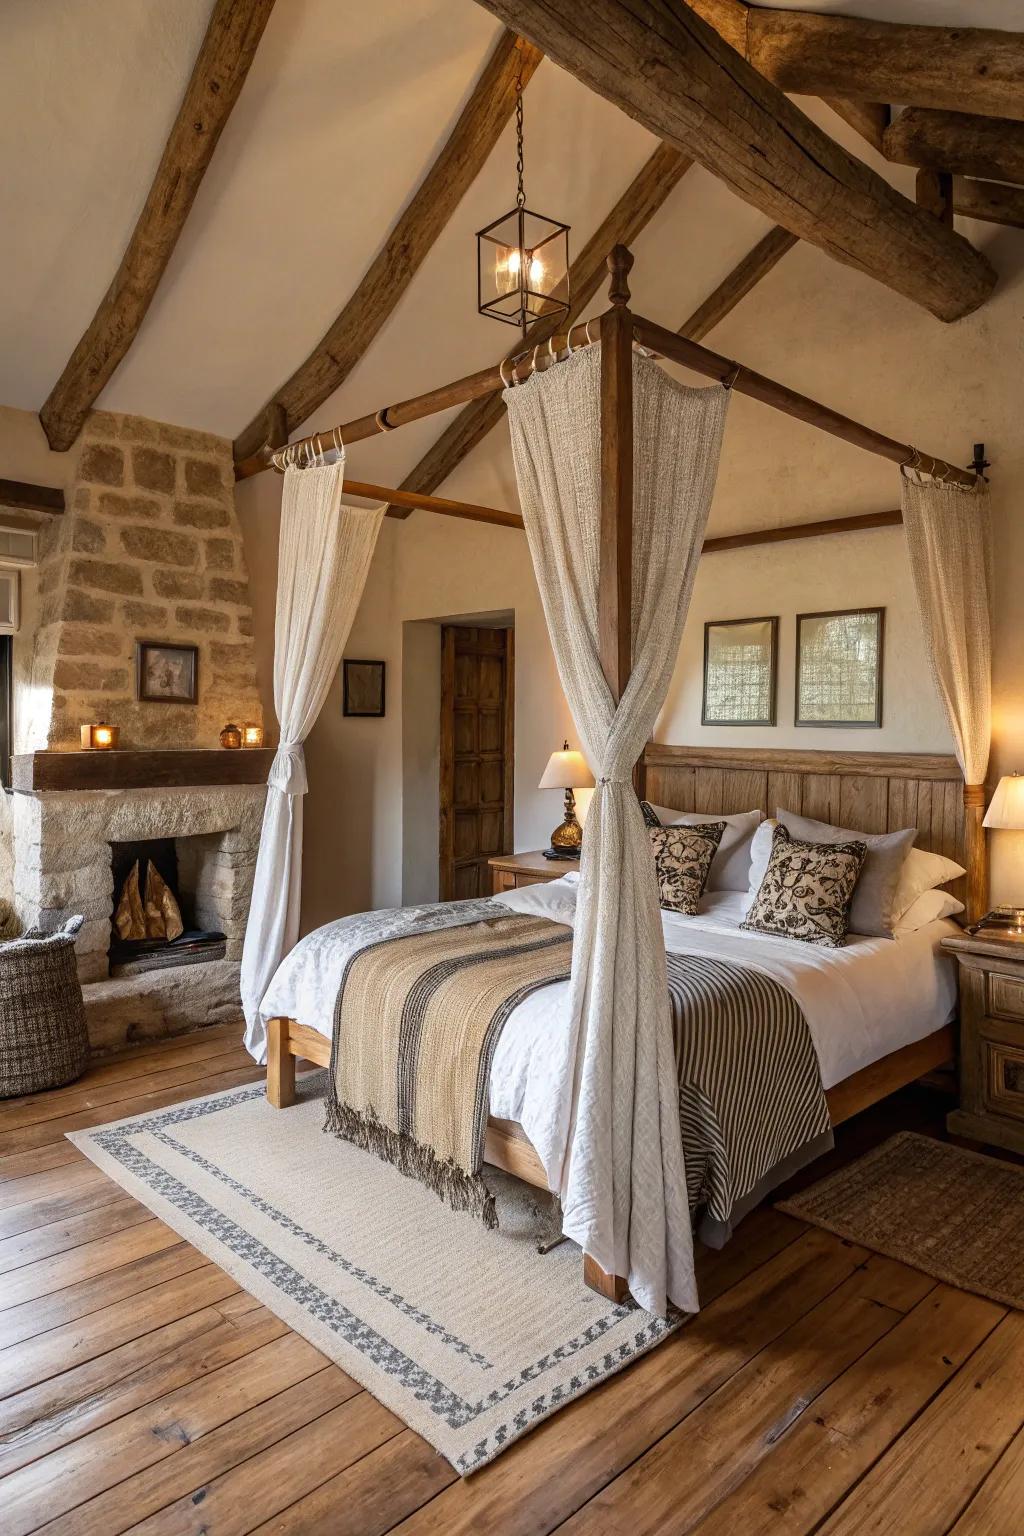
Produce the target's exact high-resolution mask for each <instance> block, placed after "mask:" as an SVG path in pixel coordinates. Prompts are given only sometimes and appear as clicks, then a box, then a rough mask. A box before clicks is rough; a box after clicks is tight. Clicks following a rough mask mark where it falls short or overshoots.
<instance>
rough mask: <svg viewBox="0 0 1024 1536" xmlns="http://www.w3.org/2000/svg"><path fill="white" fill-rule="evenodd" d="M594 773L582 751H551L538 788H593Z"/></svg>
mask: <svg viewBox="0 0 1024 1536" xmlns="http://www.w3.org/2000/svg"><path fill="white" fill-rule="evenodd" d="M593 787H594V775H593V774H592V773H591V771H590V769H589V768H588V767H587V760H586V758H585V757H584V756H583V753H582V752H570V751H568V750H565V749H563V751H561V752H552V754H551V756H550V757H549V758H548V765H547V767H546V768H545V769H544V772H543V774H542V775H541V781H540V783H539V784H538V786H537V788H538V789H593Z"/></svg>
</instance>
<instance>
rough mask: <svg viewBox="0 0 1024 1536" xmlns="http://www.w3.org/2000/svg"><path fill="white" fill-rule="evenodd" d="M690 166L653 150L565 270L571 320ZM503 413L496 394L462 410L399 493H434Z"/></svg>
mask: <svg viewBox="0 0 1024 1536" xmlns="http://www.w3.org/2000/svg"><path fill="white" fill-rule="evenodd" d="M692 163H693V162H692V161H691V160H690V159H689V158H688V157H687V156H685V155H682V154H680V153H679V151H678V150H676V149H672V148H671V147H670V146H669V145H667V144H661V145H659V146H658V148H657V149H656V150H655V151H654V153H653V155H651V157H650V159H649V160H648V161H647V163H646V164H645V165H644V167H643V169H642V170H641V171H640V173H639V174H638V175H637V176H636V177H635V178H634V179H633V181H632V182H631V183H630V185H629V186H628V187H627V189H626V191H625V192H624V193H623V194H622V196H621V197H620V198H619V200H618V202H617V203H616V204H615V207H614V208H613V209H612V211H611V212H610V213H609V215H608V217H607V218H606V219H605V220H604V222H603V223H602V224H601V226H600V228H599V229H597V230H596V231H595V233H594V234H593V235H592V236H591V238H590V239H589V240H588V241H587V244H586V245H585V246H584V247H583V250H582V251H581V252H580V254H579V255H578V256H577V257H576V259H575V261H574V262H573V263H572V265H571V267H570V269H569V293H570V303H571V307H570V315H569V320H570V321H571V320H576V319H578V318H579V316H580V315H581V314H582V313H583V311H584V310H585V309H586V307H587V305H588V304H589V303H590V301H591V299H592V298H593V297H594V295H595V293H596V292H597V290H598V289H599V288H600V286H601V283H602V282H603V281H604V279H605V277H606V276H607V268H606V266H605V262H606V260H607V257H608V253H609V251H610V250H611V249H612V247H613V246H615V245H629V244H631V243H632V241H633V240H635V239H636V237H637V235H638V234H639V233H640V231H641V230H642V229H643V228H644V226H645V225H646V224H647V223H648V221H649V220H650V219H651V218H652V217H653V216H654V214H655V213H656V212H657V211H658V209H659V208H660V207H661V206H662V204H663V203H664V202H665V199H666V198H667V197H668V195H669V193H670V192H671V191H672V189H673V187H675V186H676V184H677V183H678V182H679V180H680V179H681V178H682V176H683V175H684V173H685V172H686V171H687V170H689V168H690V166H691V165H692ZM567 323H568V322H567V321H566V318H565V316H564V315H560V314H555V315H552V316H551V317H550V318H548V319H544V318H541V319H540V320H537V321H536V322H535V323H534V325H533V326H532V327H531V328H530V333H529V336H528V338H527V345H528V346H539V345H543V344H544V343H545V342H546V341H547V340H548V338H549V337H550V336H552V335H553V334H554V333H555V331H556V330H558V329H559V328H560V327H561V326H563V325H564V324H567ZM522 350H523V348H522V345H521V344H520V345H519V346H517V347H516V348H515V351H514V352H511V353H509V354H508V356H509V357H512V356H515V354H516V353H518V352H521V351H522ZM504 414H505V406H504V403H503V401H502V398H501V395H500V393H499V394H494V395H486V396H484V397H483V398H482V399H479V400H474V401H472V402H471V403H470V404H469V405H467V406H464V407H463V409H462V410H461V411H460V412H459V414H458V416H456V417H455V419H454V421H452V422H450V423H449V425H448V427H446V429H445V430H444V432H442V433H441V436H440V437H439V438H438V439H437V441H436V442H435V443H434V444H433V445H432V447H431V448H429V449H428V451H427V452H426V453H425V454H424V456H423V458H422V459H421V460H420V461H419V463H418V464H417V465H416V468H415V469H414V470H413V471H412V472H411V474H409V475H407V476H406V478H405V479H404V480H403V482H402V489H403V490H404V491H433V490H434V489H436V487H437V486H439V485H441V484H442V483H443V482H444V481H445V480H447V478H448V476H449V475H450V474H451V473H452V471H453V470H454V469H456V468H457V466H458V465H459V464H461V463H462V460H463V459H464V458H465V457H466V455H467V454H468V453H469V452H470V450H471V449H472V448H475V447H476V445H477V443H479V442H482V440H483V439H484V438H485V437H486V436H487V434H488V432H490V430H491V428H492V427H494V426H495V425H496V424H497V422H499V421H500V420H501V418H502V416H503V415H504Z"/></svg>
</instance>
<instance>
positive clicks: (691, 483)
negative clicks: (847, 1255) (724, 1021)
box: [504, 346, 728, 1314]
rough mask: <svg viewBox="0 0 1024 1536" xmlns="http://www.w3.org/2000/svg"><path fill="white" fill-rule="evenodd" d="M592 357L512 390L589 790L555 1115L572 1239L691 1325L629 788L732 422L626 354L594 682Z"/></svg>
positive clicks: (671, 1063)
mask: <svg viewBox="0 0 1024 1536" xmlns="http://www.w3.org/2000/svg"><path fill="white" fill-rule="evenodd" d="M600 381H601V357H600V347H599V346H593V347H589V348H588V349H587V350H586V351H582V352H578V353H577V354H576V355H575V356H573V357H571V358H569V359H568V360H567V361H565V362H563V363H560V364H559V365H558V366H557V367H554V368H551V369H549V370H548V371H546V372H544V373H539V374H536V375H535V376H534V377H533V378H531V379H530V380H529V381H528V382H527V383H526V384H523V385H519V386H515V387H514V388H512V389H509V390H506V392H505V397H504V398H505V403H506V405H507V406H508V414H509V422H510V427H511V433H512V452H513V458H514V461H515V470H516V479H517V482H518V487H519V498H520V502H521V504H522V510H523V518H524V521H525V524H526V534H527V538H528V541H529V546H530V554H531V557H532V559H533V565H534V570H535V573H536V576H537V583H538V586H539V588H540V594H541V600H542V602H543V605H544V613H545V617H546V619H547V626H548V631H549V633H550V637H551V643H552V646H553V649H554V653H555V660H556V662H557V664H558V672H559V676H560V678H561V682H562V687H563V689H564V691H565V695H566V699H567V700H568V704H569V708H570V710H571V712H572V717H573V720H574V721H575V724H576V729H577V730H578V732H579V736H580V741H581V744H582V747H583V750H584V752H585V754H586V756H587V758H588V760H589V762H590V766H591V768H592V770H593V773H594V776H595V778H596V780H597V787H596V789H595V791H594V797H593V799H592V801H591V803H590V809H589V811H588V813H587V826H586V834H585V836H584V839H583V858H582V863H581V869H580V886H579V893H578V900H577V907H576V924H575V933H574V941H573V958H572V979H571V983H570V1008H571V1014H572V1037H571V1042H570V1048H571V1050H572V1051H573V1053H574V1068H573V1070H572V1071H571V1072H570V1073H569V1074H568V1075H569V1077H570V1080H571V1081H572V1089H573V1091H572V1096H571V1100H570V1099H569V1098H568V1097H566V1099H565V1102H563V1104H562V1105H561V1108H560V1117H561V1119H560V1125H559V1131H560V1134H561V1137H562V1145H563V1146H564V1147H565V1149H566V1150H565V1155H564V1157H563V1165H562V1179H561V1189H560V1194H561V1196H562V1206H563V1213H564V1224H563V1225H564V1231H565V1232H566V1234H567V1235H568V1236H570V1237H572V1238H573V1239H575V1241H576V1242H578V1243H579V1244H580V1246H581V1247H582V1248H583V1249H584V1250H585V1251H586V1252H587V1253H589V1254H590V1255H591V1256H592V1257H593V1258H594V1259H595V1260H596V1261H597V1263H598V1264H600V1265H601V1267H602V1268H603V1269H604V1270H606V1271H607V1272H609V1273H612V1274H618V1275H625V1276H627V1277H628V1279H629V1286H630V1290H631V1291H632V1293H633V1295H634V1297H635V1298H636V1300H637V1301H639V1302H640V1303H641V1305H643V1306H645V1307H647V1308H649V1309H650V1310H651V1311H654V1312H657V1313H660V1314H664V1312H665V1310H666V1299H667V1300H669V1301H671V1302H674V1303H675V1304H676V1305H677V1306H679V1307H681V1308H683V1309H684V1310H686V1311H696V1309H697V1290H696V1283H695V1280H694V1275H693V1242H692V1236H691V1231H690V1217H689V1210H688V1206H687V1198H686V1177H685V1168H684V1164H683V1149H682V1142H681V1138H680V1129H679V1084H678V1080H677V1075H676V1067H675V1054H674V1050H673V1043H672V1033H671V1021H670V1015H669V1003H668V984H667V978H666V968H665V942H664V938H663V935H662V928H661V915H660V912H659V908H658V894H657V886H656V882H655V876H654V861H653V857H652V854H651V845H650V839H649V837H648V834H647V830H646V828H645V826H644V821H643V816H642V814H641V811H640V806H639V803H638V801H637V798H636V794H635V793H634V790H633V787H632V771H633V765H634V763H635V762H636V761H637V759H638V758H639V756H640V754H641V753H642V751H643V749H644V746H645V743H646V742H647V740H648V738H649V736H650V734H651V731H652V730H653V728H654V724H655V721H656V720H657V717H658V712H659V710H660V708H661V706H662V703H663V702H664V699H665V695H666V693H667V691H668V685H669V682H670V680H671V676H672V670H673V668H674V666H675V662H676V655H677V652H678V649H679V641H680V637H681V634H682V629H683V622H684V620H685V618H686V611H687V608H688V606H689V602H690V593H691V590H692V587H693V578H694V574H695V572H696V567H697V560H698V558H699V555H700V547H701V542H702V540H703V536H704V528H705V524H706V522H707V516H708V509H709V507H710V505H711V496H712V492H713V490H714V484H715V477H716V474H717V471H718V459H719V453H720V449H721V440H722V430H723V427H724V424H725V414H726V406H727V403H728V393H727V391H726V390H724V389H718V388H714V389H688V388H684V387H683V386H681V385H679V384H677V383H676V382H675V381H673V380H672V379H671V378H669V376H668V375H667V374H666V373H664V372H663V370H662V369H661V368H660V367H659V366H658V365H657V364H656V363H655V362H653V361H652V360H651V359H649V358H646V357H642V356H639V355H637V354H634V358H633V388H634V408H633V431H634V442H635V450H634V458H635V466H636V469H635V474H634V512H633V588H632V590H633V604H632V613H633V626H632V627H633V671H632V676H631V677H630V681H629V684H628V686H627V687H626V690H625V692H624V693H623V696H622V699H621V701H620V703H619V705H618V707H617V708H616V706H615V704H614V702H613V700H612V696H611V692H610V690H609V688H608V684H607V682H606V681H605V677H604V673H603V671H602V668H601V659H600V654H599V643H598V615H597V593H598V581H599V575H600V522H601V470H600V465H601V399H600V395H601V384H600Z"/></svg>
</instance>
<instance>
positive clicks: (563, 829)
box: [551, 789, 583, 854]
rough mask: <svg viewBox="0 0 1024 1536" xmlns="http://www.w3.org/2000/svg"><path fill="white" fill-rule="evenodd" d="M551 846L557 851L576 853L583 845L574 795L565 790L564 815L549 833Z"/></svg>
mask: <svg viewBox="0 0 1024 1536" xmlns="http://www.w3.org/2000/svg"><path fill="white" fill-rule="evenodd" d="M551 846H552V848H556V849H557V850H558V852H559V853H563V854H564V853H569V854H578V853H579V851H580V849H581V848H582V847H583V828H582V827H581V826H580V824H579V822H578V821H577V820H576V796H575V795H574V794H573V792H572V790H571V789H567V790H566V792H565V815H564V817H563V819H562V821H561V822H560V823H559V825H558V826H557V827H556V828H555V830H554V831H553V832H552V834H551Z"/></svg>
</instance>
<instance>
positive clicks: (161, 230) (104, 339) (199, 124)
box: [39, 0, 274, 450]
mask: <svg viewBox="0 0 1024 1536" xmlns="http://www.w3.org/2000/svg"><path fill="white" fill-rule="evenodd" d="M273 5H274V0H216V4H215V5H214V8H213V14H212V15H211V17H210V25H209V26H208V27H207V29H206V36H205V37H204V38H203V44H202V47H201V48H200V50H199V54H198V57H197V58H196V62H195V65H194V67H193V70H192V76H191V79H190V80H189V83H188V87H187V89H186V91H185V95H184V98H183V99H182V103H181V106H180V107H179V108H178V115H177V117H176V118H175V120H174V127H173V128H172V129H171V132H170V137H169V138H168V140H167V144H166V146H165V148H164V152H163V155H162V157H161V160H160V164H159V166H158V167H157V172H156V176H155V177H154V178H153V184H152V186H151V187H150V189H149V195H148V197H147V198H146V202H145V205H144V207H143V209H142V213H141V214H140V215H139V220H138V223H137V224H136V226H135V228H134V230H133V231H132V237H131V239H130V240H129V242H128V245H127V248H126V249H125V253H124V255H123V256H122V258H121V264H120V266H119V267H118V269H117V272H116V273H115V274H114V280H113V282H112V283H111V285H110V287H109V288H108V289H107V291H106V293H105V294H104V296H103V300H102V302H101V303H100V307H99V309H97V311H96V313H95V315H94V316H93V318H92V321H91V323H90V325H89V328H88V330H87V331H86V332H85V334H84V335H83V337H82V339H81V340H80V341H79V343H78V345H77V347H76V348H75V350H74V352H73V353H72V354H71V357H70V360H69V361H68V363H67V366H66V367H65V369H64V372H63V373H62V374H61V376H60V378H59V379H58V380H57V383H56V384H55V385H54V387H53V389H52V390H51V391H50V394H49V397H48V399H47V400H46V403H45V404H44V406H43V408H42V410H41V411H40V412H39V420H40V421H41V422H42V425H43V431H44V432H45V433H46V438H47V441H48V442H49V444H50V447H51V448H54V449H58V450H64V449H67V448H70V447H71V445H72V443H73V442H74V441H75V438H76V437H77V436H78V434H79V432H80V431H81V429H82V424H83V422H84V421H85V418H86V415H87V414H88V412H89V409H90V407H91V406H92V405H93V404H94V403H95V401H96V400H97V398H98V397H99V395H100V392H101V391H102V389H103V387H104V385H106V383H107V382H108V380H109V379H110V377H111V375H112V374H113V372H114V370H115V368H116V367H117V365H118V363H120V361H121V359H122V358H123V357H124V355H125V353H126V352H127V351H128V348H129V347H130V346H131V344H132V342H133V341H134V340H135V337H136V335H137V334H138V330H139V326H140V325H141V324H142V321H143V319H144V317H145V314H146V311H147V310H148V308H149V306H150V303H151V302H152V299H153V295H154V294H155V293H156V290H157V285H158V284H159V282H160V279H161V277H162V276H163V274H164V269H165V268H166V266H167V263H168V261H169V260H170V257H171V252H172V251H173V250H174V247H175V245H176V244H177V242H178V236H179V235H180V234H181V231H182V229H183V228H184V225H185V220H186V219H187V218H188V214H189V209H190V208H191V207H192V203H193V201H194V200H195V195H196V193H197V192H198V190H199V184H200V182H201V181H202V179H203V175H204V173H205V171H206V167H207V166H208V165H209V163H210V160H211V159H212V157H213V152H214V150H215V149H216V147H217V141H218V139H219V138H220V136H221V132H222V130H223V128H224V124H225V123H226V122H227V120H228V118H229V116H230V115H231V109H232V107H233V106H234V104H235V102H236V101H237V100H238V95H239V92H240V91H241V89H242V86H243V84H244V83H245V77H246V75H247V74H248V73H249V66H250V65H251V64H252V61H253V58H254V57H255V54H256V48H257V46H258V44H259V40H260V38H261V37H262V36H263V29H264V27H265V26H266V24H267V19H268V17H269V16H270V12H271V10H272V9H273Z"/></svg>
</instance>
